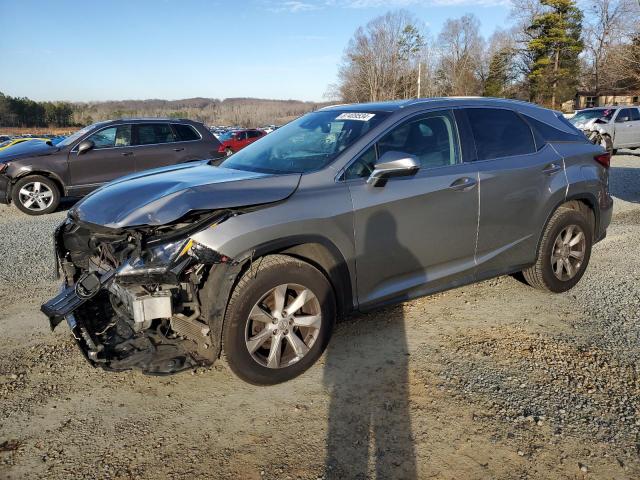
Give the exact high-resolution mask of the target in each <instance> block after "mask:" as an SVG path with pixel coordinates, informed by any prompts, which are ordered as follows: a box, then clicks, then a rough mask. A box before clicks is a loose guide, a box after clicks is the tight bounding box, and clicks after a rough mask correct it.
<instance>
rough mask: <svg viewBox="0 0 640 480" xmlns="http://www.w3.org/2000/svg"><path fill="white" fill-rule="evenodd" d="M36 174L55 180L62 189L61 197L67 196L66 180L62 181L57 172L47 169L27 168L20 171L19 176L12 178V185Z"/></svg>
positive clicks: (59, 188)
mask: <svg viewBox="0 0 640 480" xmlns="http://www.w3.org/2000/svg"><path fill="white" fill-rule="evenodd" d="M34 175H39V176H41V177H46V178H48V179H50V180H53V182H54V183H55V184H56V186H57V187H58V190H60V196H61V197H63V196H65V194H66V191H65V187H64V182H63V181H62V179H61V178H60V177H59V176H58V175H56V174H55V173H53V172H50V171H47V170H26V171H24V172H20V173H19V174H18V175H17V176H15V177H14V178H13V179H12V180H11V186H12V187H13V186H14V185H15V184H16V183H17V182H19V181H20V180H22V179H23V178H25V177H31V176H34Z"/></svg>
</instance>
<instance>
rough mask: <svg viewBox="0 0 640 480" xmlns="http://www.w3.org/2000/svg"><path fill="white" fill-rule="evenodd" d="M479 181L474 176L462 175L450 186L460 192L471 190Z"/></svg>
mask: <svg viewBox="0 0 640 480" xmlns="http://www.w3.org/2000/svg"><path fill="white" fill-rule="evenodd" d="M476 183H478V182H477V181H476V180H475V179H474V178H471V177H462V178H458V179H457V180H455V181H454V182H453V183H452V184H451V185H449V188H450V189H451V190H456V191H458V192H464V191H467V190H471V189H472V188H473V187H475V186H476Z"/></svg>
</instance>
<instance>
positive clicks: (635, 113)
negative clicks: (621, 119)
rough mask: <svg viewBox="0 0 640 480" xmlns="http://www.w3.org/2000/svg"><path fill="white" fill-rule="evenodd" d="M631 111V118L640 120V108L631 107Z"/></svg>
mask: <svg viewBox="0 0 640 480" xmlns="http://www.w3.org/2000/svg"><path fill="white" fill-rule="evenodd" d="M629 110H630V111H631V120H632V121H634V122H635V121H638V120H640V109H637V108H630V109H629Z"/></svg>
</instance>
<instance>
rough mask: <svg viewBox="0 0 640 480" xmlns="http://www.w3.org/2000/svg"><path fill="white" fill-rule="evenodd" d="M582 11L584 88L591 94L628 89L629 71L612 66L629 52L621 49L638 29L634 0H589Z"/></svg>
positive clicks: (639, 10)
mask: <svg viewBox="0 0 640 480" xmlns="http://www.w3.org/2000/svg"><path fill="white" fill-rule="evenodd" d="M585 10H586V11H585V29H584V35H585V52H584V57H585V58H584V63H585V68H586V72H585V73H586V78H585V81H584V83H585V85H584V86H585V87H587V88H589V89H590V90H592V91H594V92H599V91H601V90H609V91H611V90H615V89H617V88H627V85H625V83H626V82H625V81H624V80H625V77H626V76H627V74H628V71H624V70H623V71H620V69H619V68H615V67H616V65H617V57H618V56H619V54H620V53H624V52H625V50H632V49H628V48H627V49H625V48H624V47H623V48H620V47H621V46H624V45H629V44H630V43H629V41H630V40H631V38H632V35H633V33H634V30H637V29H638V28H640V7H639V5H638V3H637V2H636V0H590V1H589V3H588V5H587V7H586V9H585ZM623 58H624V55H623ZM618 60H619V59H618Z"/></svg>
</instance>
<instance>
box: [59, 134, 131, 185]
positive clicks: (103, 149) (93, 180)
mask: <svg viewBox="0 0 640 480" xmlns="http://www.w3.org/2000/svg"><path fill="white" fill-rule="evenodd" d="M86 140H91V141H92V142H93V143H94V147H93V148H92V149H91V150H88V151H86V152H84V153H82V154H80V155H78V147H77V146H76V147H74V148H73V149H72V150H71V151H70V152H69V157H68V161H69V175H70V179H71V182H70V186H69V194H70V195H72V196H75V195H79V196H81V195H85V194H87V193H89V192H90V191H91V190H94V189H95V188H97V187H99V186H100V185H102V184H103V183H106V182H109V181H111V180H115V179H116V178H118V177H122V176H124V175H128V174H130V173H134V172H135V171H136V166H135V159H134V155H133V149H132V148H131V125H117V126H111V127H106V128H103V129H102V130H99V131H98V132H96V133H94V134H93V135H91V136H90V137H88V138H86Z"/></svg>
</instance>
